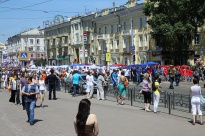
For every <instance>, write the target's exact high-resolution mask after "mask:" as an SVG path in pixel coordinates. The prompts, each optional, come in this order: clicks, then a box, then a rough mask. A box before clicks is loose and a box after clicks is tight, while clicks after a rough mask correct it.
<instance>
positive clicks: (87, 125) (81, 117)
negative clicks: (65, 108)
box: [74, 99, 99, 136]
mask: <svg viewBox="0 0 205 136" xmlns="http://www.w3.org/2000/svg"><path fill="white" fill-rule="evenodd" d="M90 105H91V103H90V101H89V100H88V99H82V100H81V101H80V103H79V107H78V113H77V115H76V116H75V117H74V127H75V131H76V134H77V135H78V136H97V135H98V133H99V128H98V121H97V117H96V115H95V114H91V113H90Z"/></svg>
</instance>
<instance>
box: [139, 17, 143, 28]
mask: <svg viewBox="0 0 205 136" xmlns="http://www.w3.org/2000/svg"><path fill="white" fill-rule="evenodd" d="M142 25H143V23H142V17H139V18H138V28H142Z"/></svg>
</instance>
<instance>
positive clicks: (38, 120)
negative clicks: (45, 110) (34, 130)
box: [33, 119, 43, 124]
mask: <svg viewBox="0 0 205 136" xmlns="http://www.w3.org/2000/svg"><path fill="white" fill-rule="evenodd" d="M40 121H43V120H42V119H35V120H34V121H33V123H34V124H36V123H37V122H40Z"/></svg>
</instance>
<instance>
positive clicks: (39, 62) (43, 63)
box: [36, 58, 46, 66]
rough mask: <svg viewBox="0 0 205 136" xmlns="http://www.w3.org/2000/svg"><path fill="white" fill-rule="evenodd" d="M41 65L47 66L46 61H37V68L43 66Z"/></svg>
mask: <svg viewBox="0 0 205 136" xmlns="http://www.w3.org/2000/svg"><path fill="white" fill-rule="evenodd" d="M41 63H42V65H43V66H45V65H46V60H45V59H42V58H41V59H38V60H36V66H41Z"/></svg>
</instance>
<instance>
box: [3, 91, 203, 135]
mask: <svg viewBox="0 0 205 136" xmlns="http://www.w3.org/2000/svg"><path fill="white" fill-rule="evenodd" d="M47 95H48V93H47V94H46V96H47ZM9 97H10V94H9V93H8V92H7V90H0V100H1V102H0V115H1V118H0V128H1V131H0V136H25V135H26V136H76V134H75V131H74V127H73V118H74V116H75V115H76V113H77V109H78V104H79V101H80V100H81V99H83V98H85V96H78V97H71V95H70V94H68V93H64V92H57V98H58V100H56V101H54V100H51V101H49V100H47V97H46V100H45V103H44V104H45V106H46V107H45V108H36V109H35V119H37V122H36V123H35V125H34V126H30V125H29V124H28V123H26V120H27V117H26V111H23V110H22V106H16V105H13V104H11V103H9V102H8V99H9ZM39 103H40V102H39V101H38V102H37V105H39ZM91 103H92V104H91V113H95V114H96V115H97V118H98V121H99V129H100V133H99V136H125V135H126V136H141V135H143V136H150V135H152V136H174V135H175V136H179V135H186V136H193V135H201V134H202V135H203V133H205V126H200V125H199V124H196V125H195V126H192V124H191V123H190V122H189V121H190V119H186V118H181V117H176V116H172V115H168V114H164V113H159V114H154V113H151V112H145V111H142V110H141V108H140V107H134V106H129V105H117V104H116V102H112V101H98V100H96V99H95V98H94V99H91ZM190 117H191V114H190Z"/></svg>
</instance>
